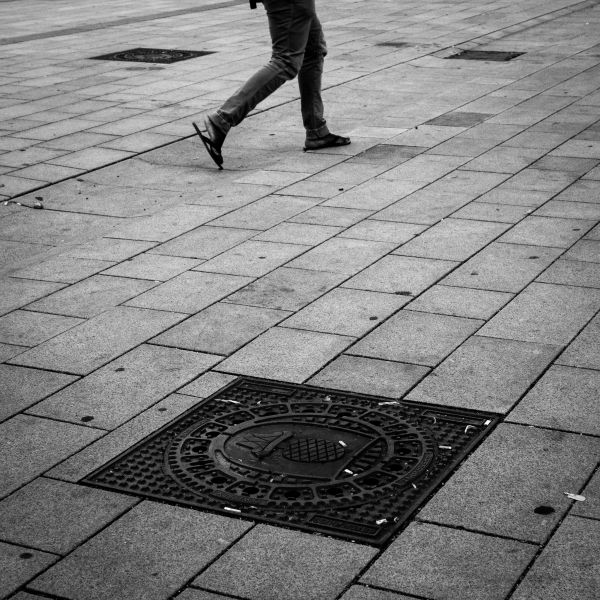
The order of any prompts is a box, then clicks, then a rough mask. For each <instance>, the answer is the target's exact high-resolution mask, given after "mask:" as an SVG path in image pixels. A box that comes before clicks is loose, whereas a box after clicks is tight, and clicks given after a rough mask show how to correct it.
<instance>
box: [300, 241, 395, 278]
mask: <svg viewBox="0 0 600 600" xmlns="http://www.w3.org/2000/svg"><path fill="white" fill-rule="evenodd" d="M394 247H395V244H389V243H386V242H374V241H369V240H356V239H347V238H339V237H336V238H332V239H329V240H327V241H325V242H323V243H322V244H320V245H319V246H317V247H315V248H313V249H311V250H309V251H308V252H306V253H305V254H303V255H302V256H300V257H299V258H296V259H295V260H293V261H291V262H290V263H289V266H290V267H292V268H297V269H311V270H315V271H329V272H333V273H342V274H345V275H354V274H355V273H358V272H359V271H361V270H362V269H364V268H365V267H367V266H368V265H370V264H371V263H374V262H375V261H376V260H377V259H379V258H381V257H382V256H384V255H386V254H388V253H389V252H391V251H392V250H393V249H394Z"/></svg>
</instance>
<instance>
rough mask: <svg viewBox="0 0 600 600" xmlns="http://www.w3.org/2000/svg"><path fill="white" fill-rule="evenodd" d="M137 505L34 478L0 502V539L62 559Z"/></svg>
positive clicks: (114, 496) (109, 494)
mask: <svg viewBox="0 0 600 600" xmlns="http://www.w3.org/2000/svg"><path fill="white" fill-rule="evenodd" d="M137 502H138V499H137V498H133V497H131V496H125V495H122V494H115V493H113V492H108V491H104V490H98V489H94V488H89V487H84V486H81V485H74V484H71V483H65V482H63V481H56V480H54V479H46V478H45V477H38V478H37V479H35V480H34V481H32V482H31V483H29V484H28V485H26V486H25V487H22V488H21V489H20V490H17V491H16V492H15V493H14V494H11V495H10V496H9V497H8V498H5V499H4V500H3V501H2V502H0V536H1V537H2V539H3V540H6V541H8V542H10V543H12V544H22V545H31V546H33V547H35V548H37V549H39V550H44V551H45V552H52V553H54V554H62V555H65V554H67V553H68V552H70V551H71V550H73V549H74V548H75V547H76V546H78V545H79V544H80V543H81V542H84V541H85V540H87V539H88V538H89V537H91V536H92V535H94V534H95V533H96V532H97V531H99V530H100V529H103V528H104V527H105V526H106V525H108V524H109V523H110V522H111V521H113V520H114V519H116V518H117V517H119V516H120V515H121V514H122V513H124V512H125V511H126V510H128V509H129V508H131V507H132V506H133V505H134V504H136V503H137Z"/></svg>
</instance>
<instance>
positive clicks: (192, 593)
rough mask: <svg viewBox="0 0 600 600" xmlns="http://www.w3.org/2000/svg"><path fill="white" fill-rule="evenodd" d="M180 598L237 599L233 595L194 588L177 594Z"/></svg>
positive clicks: (203, 599) (195, 599)
mask: <svg viewBox="0 0 600 600" xmlns="http://www.w3.org/2000/svg"><path fill="white" fill-rule="evenodd" d="M177 599H178V600H235V598H233V596H224V595H223V594H213V593H212V592H207V591H205V590H197V589H194V588H188V589H187V590H183V592H181V594H179V595H178V596H177Z"/></svg>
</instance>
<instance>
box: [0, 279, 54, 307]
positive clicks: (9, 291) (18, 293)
mask: <svg viewBox="0 0 600 600" xmlns="http://www.w3.org/2000/svg"><path fill="white" fill-rule="evenodd" d="M0 284H1V285H2V294H0V315H4V314H6V313H9V312H11V311H12V310H15V309H17V308H21V307H22V306H26V305H27V304H29V303H30V302H33V301H34V300H37V299H38V298H43V297H44V296H47V295H48V294H51V293H52V292H56V291H57V290H60V289H61V288H62V287H64V286H63V285H62V284H59V283H50V282H46V281H30V280H28V279H13V278H2V279H1V280H0Z"/></svg>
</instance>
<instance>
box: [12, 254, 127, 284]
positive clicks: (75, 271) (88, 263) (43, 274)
mask: <svg viewBox="0 0 600 600" xmlns="http://www.w3.org/2000/svg"><path fill="white" fill-rule="evenodd" d="M114 264H115V263H114V261H104V260H96V259H88V258H73V257H71V256H63V255H59V256H54V257H52V258H50V259H48V260H44V261H41V262H36V263H33V264H30V265H28V266H27V267H25V268H23V269H19V270H18V271H15V272H14V273H12V276H13V277H21V278H24V279H38V280H42V281H55V282H57V283H76V282H77V281H81V280H82V279H86V278H87V277H90V276H91V275H95V274H96V273H99V272H100V271H104V269H107V268H109V267H111V266H112V265H114Z"/></svg>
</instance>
